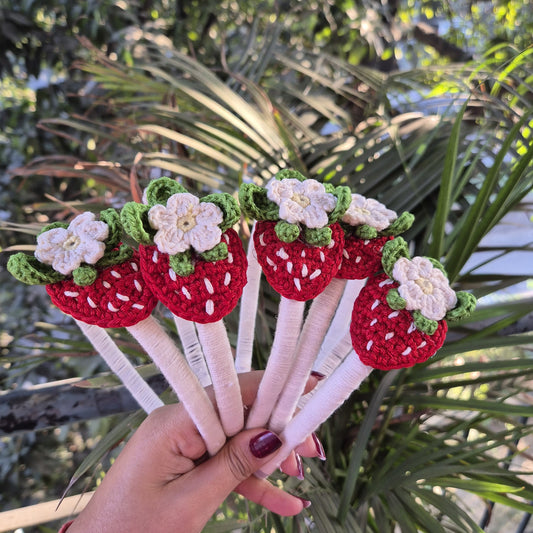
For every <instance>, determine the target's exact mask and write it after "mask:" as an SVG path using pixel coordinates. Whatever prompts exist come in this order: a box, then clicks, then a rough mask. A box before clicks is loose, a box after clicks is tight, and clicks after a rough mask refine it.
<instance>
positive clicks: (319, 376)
mask: <svg viewBox="0 0 533 533" xmlns="http://www.w3.org/2000/svg"><path fill="white" fill-rule="evenodd" d="M311 375H312V376H313V377H314V378H315V379H316V380H317V381H322V380H323V379H324V378H325V377H326V374H322V372H317V371H316V370H311Z"/></svg>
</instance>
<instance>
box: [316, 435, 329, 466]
mask: <svg viewBox="0 0 533 533" xmlns="http://www.w3.org/2000/svg"><path fill="white" fill-rule="evenodd" d="M313 442H314V443H315V449H316V454H317V457H318V458H319V459H320V460H321V461H325V460H326V453H325V452H324V446H322V443H321V442H320V440H319V438H318V437H317V436H316V433H313Z"/></svg>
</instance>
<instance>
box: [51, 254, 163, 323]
mask: <svg viewBox="0 0 533 533" xmlns="http://www.w3.org/2000/svg"><path fill="white" fill-rule="evenodd" d="M46 291H47V292H48V294H49V295H50V298H51V299H52V302H53V303H54V304H55V305H57V307H59V309H61V311H63V312H64V313H66V314H67V315H71V316H73V317H74V318H76V319H77V320H81V321H82V322H85V323H87V324H91V325H93V326H100V327H102V328H121V327H128V326H133V325H134V324H137V322H140V321H141V320H144V319H145V318H147V317H148V316H149V315H150V313H151V312H152V311H153V309H154V307H155V306H156V305H157V299H156V298H155V296H154V295H153V294H152V293H151V291H150V290H149V289H148V287H147V286H146V283H145V282H144V279H143V277H142V274H141V272H140V267H139V254H138V253H137V252H135V253H134V254H133V256H132V257H131V258H130V259H128V260H127V261H124V262H123V263H120V264H118V265H113V266H110V267H107V268H105V269H103V270H101V271H99V272H98V277H97V278H96V281H95V282H94V283H93V284H92V285H87V286H85V287H82V286H79V285H76V284H75V283H74V281H72V280H66V281H60V282H58V283H52V284H50V285H47V286H46Z"/></svg>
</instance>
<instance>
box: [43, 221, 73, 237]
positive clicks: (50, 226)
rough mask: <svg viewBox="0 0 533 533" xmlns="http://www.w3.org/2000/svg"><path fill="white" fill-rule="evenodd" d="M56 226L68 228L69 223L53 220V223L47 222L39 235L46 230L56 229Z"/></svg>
mask: <svg viewBox="0 0 533 533" xmlns="http://www.w3.org/2000/svg"><path fill="white" fill-rule="evenodd" d="M56 228H63V229H68V224H67V223H66V222H52V223H51V224H47V225H46V226H45V227H44V228H43V229H42V230H41V231H40V232H39V235H41V234H42V233H44V232H46V231H49V230H51V229H56Z"/></svg>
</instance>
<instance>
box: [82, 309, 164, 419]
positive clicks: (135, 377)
mask: <svg viewBox="0 0 533 533" xmlns="http://www.w3.org/2000/svg"><path fill="white" fill-rule="evenodd" d="M75 320H76V319H75ZM76 324H78V326H79V328H80V329H81V331H82V333H83V334H84V335H85V336H86V337H87V339H89V341H90V342H91V344H92V345H93V347H94V349H95V350H96V351H97V352H98V353H99V354H100V356H101V357H102V358H103V359H104V361H105V362H106V363H107V365H108V366H109V368H110V369H111V370H112V371H113V372H114V373H115V375H116V376H117V377H118V378H119V379H120V381H122V383H123V384H124V386H125V387H126V388H127V389H128V391H129V392H130V394H131V395H132V396H133V397H134V398H135V400H136V401H137V403H138V404H139V405H140V406H141V408H142V409H144V411H146V413H147V414H150V413H151V412H152V411H153V410H154V409H157V408H158V407H161V406H162V405H164V404H163V402H162V401H161V399H160V398H159V396H158V395H157V394H156V393H155V392H154V391H153V390H152V388H151V387H150V386H149V385H148V383H146V381H144V379H143V378H142V377H141V376H140V375H139V373H138V372H137V370H135V368H134V366H133V365H132V364H131V362H130V360H129V359H128V358H127V357H126V355H124V353H122V351H121V350H120V349H119V347H118V346H117V345H116V344H115V341H114V340H113V339H112V338H111V337H110V336H109V334H108V333H107V331H106V330H105V329H104V328H101V327H99V326H93V325H91V324H86V323H85V322H82V321H81V320H76Z"/></svg>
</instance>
